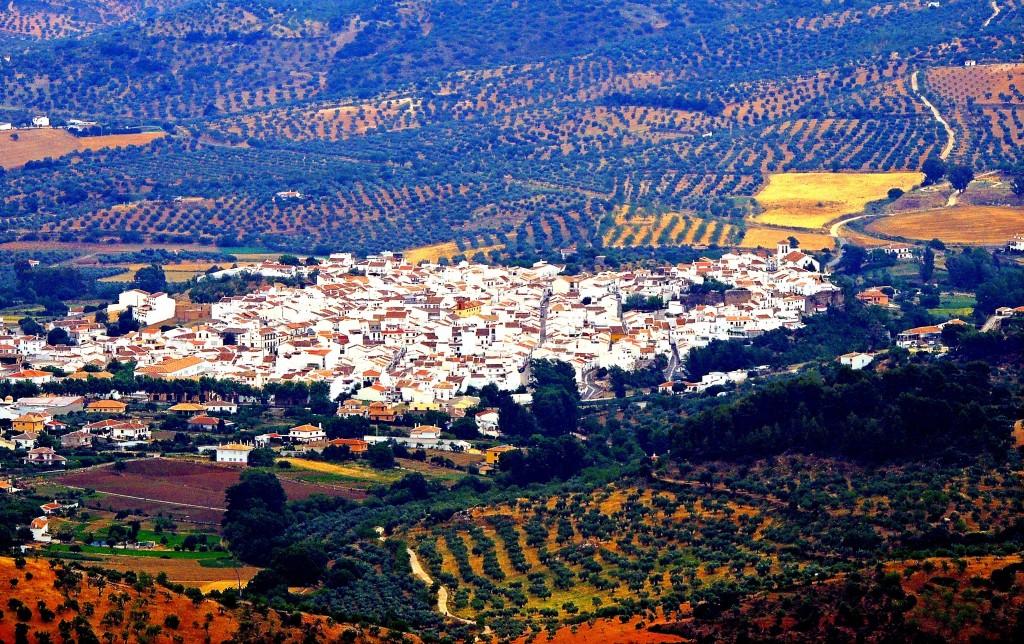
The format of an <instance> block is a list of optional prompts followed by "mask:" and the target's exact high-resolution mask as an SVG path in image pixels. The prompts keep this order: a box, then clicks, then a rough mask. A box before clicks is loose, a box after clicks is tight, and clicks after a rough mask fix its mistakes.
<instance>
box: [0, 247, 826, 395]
mask: <svg viewBox="0 0 1024 644" xmlns="http://www.w3.org/2000/svg"><path fill="white" fill-rule="evenodd" d="M289 268H291V267H289ZM302 268H303V270H306V269H307V267H302ZM314 268H316V269H317V277H316V284H315V285H311V286H307V287H305V288H294V287H286V286H283V285H280V284H275V285H268V286H263V287H261V288H260V289H259V290H257V291H255V292H253V293H250V294H248V295H244V296H237V297H229V298H224V299H222V300H221V301H220V302H216V303H214V304H213V305H212V307H211V316H212V319H211V320H210V321H209V322H206V323H203V324H199V325H196V326H193V327H190V328H184V327H175V328H171V329H168V330H159V329H155V328H153V327H151V326H150V327H149V328H143V329H142V330H140V331H138V332H133V333H129V334H127V335H123V336H120V337H108V336H107V335H106V329H105V327H103V326H102V325H97V324H94V323H91V322H90V321H89V320H87V319H83V318H79V319H71V320H66V321H57V322H56V323H54V325H56V326H59V327H61V328H64V329H65V330H67V331H68V333H69V335H70V336H71V338H72V339H73V340H74V341H75V344H74V345H72V346H48V345H47V344H46V342H45V339H43V338H36V337H26V336H21V335H6V336H2V335H0V363H2V362H4V361H3V360H2V358H3V357H5V356H6V357H8V360H7V362H9V363H10V364H11V366H10V367H7V368H6V372H0V378H7V379H8V380H26V381H32V382H37V383H40V384H42V383H45V382H47V381H49V380H50V379H52V378H53V374H52V373H51V372H49V371H45V370H40V369H41V368H42V367H45V366H52V367H58V368H60V369H61V370H63V371H65V372H80V371H81V370H82V369H84V368H86V367H87V366H88V365H90V364H92V365H105V364H107V363H108V362H109V361H110V360H111V359H117V360H121V361H126V360H131V361H134V362H135V363H136V364H137V370H136V373H139V374H145V375H149V376H152V377H157V378H195V377H200V376H209V377H214V378H224V379H229V380H234V381H238V382H242V383H245V384H248V385H252V386H256V387H261V386H263V385H266V384H267V383H270V382H278V383H286V382H306V383H311V382H324V383H327V385H328V387H329V389H330V396H331V398H332V399H337V400H345V399H348V400H349V401H350V402H351V403H352V404H355V405H357V406H360V407H361V406H366V407H368V406H369V405H371V404H374V403H376V404H378V406H379V405H384V406H389V405H395V404H404V405H407V406H408V408H409V409H412V410H427V409H437V410H442V411H451V410H452V407H453V401H455V400H457V399H458V397H459V395H460V393H462V392H464V391H465V390H466V389H467V388H468V387H482V386H484V385H487V384H492V383H493V384H495V385H497V386H498V387H499V388H501V389H504V390H517V389H519V388H520V387H523V386H524V385H527V384H528V381H529V370H528V365H529V362H530V360H531V359H535V358H551V359H559V360H563V361H566V362H568V363H569V364H571V365H572V366H573V368H574V369H575V371H576V377H577V381H578V382H579V383H581V386H582V383H583V382H584V377H585V376H586V374H587V373H588V372H589V371H591V370H594V369H597V368H599V367H605V368H608V367H612V366H618V367H621V368H622V369H625V370H627V371H629V370H633V369H636V368H638V367H640V366H643V365H645V364H647V363H649V362H650V361H652V360H653V358H654V357H655V355H657V354H663V355H667V356H679V355H684V354H685V352H686V351H687V350H688V349H689V348H690V347H695V346H702V345H705V344H707V343H709V342H711V341H712V340H715V339H723V340H724V339H732V338H748V337H752V336H755V335H758V334H760V333H764V332H766V331H770V330H772V329H776V328H779V327H791V328H792V327H796V326H799V325H800V324H801V322H800V320H801V318H802V316H804V315H808V314H814V313H816V312H819V311H822V310H824V309H825V307H826V306H827V305H828V304H830V303H832V302H833V301H835V300H836V299H837V298H838V297H839V291H838V289H836V287H835V286H833V285H832V284H831V283H829V282H828V281H827V280H826V279H825V278H824V276H823V275H822V274H821V273H820V272H818V268H819V267H818V265H817V262H816V261H815V260H814V259H813V258H812V257H810V256H808V255H805V254H804V253H801V252H800V251H798V250H795V249H792V248H790V247H789V244H788V243H787V242H781V243H780V244H779V246H778V248H777V249H776V252H775V253H770V252H759V253H743V254H733V253H729V254H726V255H724V256H722V257H721V258H720V259H715V260H711V259H702V260H700V261H697V262H694V263H691V264H681V265H677V266H666V267H663V268H658V269H654V270H635V271H624V272H612V271H604V272H599V273H597V274H593V275H578V276H567V275H562V274H561V272H562V267H560V266H558V265H553V264H548V263H544V262H540V263H538V264H536V265H534V266H532V267H529V268H518V267H498V266H486V265H480V264H471V263H461V264H459V265H457V266H441V265H435V264H421V265H419V266H414V265H412V264H409V263H408V262H405V261H403V259H402V257H401V256H400V255H398V254H392V253H383V254H381V255H379V256H373V257H370V258H367V259H357V258H354V257H353V256H351V255H349V254H336V255H332V256H331V257H330V258H329V259H328V260H326V261H324V262H322V263H321V264H320V265H319V266H316V267H314ZM709 281H713V282H714V283H724V284H727V285H728V286H729V290H727V291H725V292H724V293H722V295H721V296H720V297H718V298H717V299H716V298H707V297H703V296H702V297H701V298H697V297H695V296H693V295H692V294H691V291H693V290H694V289H695V288H696V287H699V285H701V284H704V283H705V282H709ZM631 296H639V297H642V298H660V299H661V300H662V301H663V302H665V307H664V308H662V309H660V310H657V311H653V312H650V311H648V312H643V311H628V310H624V308H628V307H626V306H624V304H628V302H630V301H631ZM695 302H700V303H695ZM708 302H712V303H708ZM691 303H692V304H691ZM118 306H122V307H125V308H127V307H129V306H130V307H132V311H133V314H134V315H136V316H139V319H140V322H143V323H145V324H152V323H153V322H154V321H155V320H158V319H159V318H165V316H171V317H173V314H174V313H173V311H174V308H173V307H174V300H173V299H171V298H169V297H167V296H166V294H161V293H157V294H149V293H144V292H141V291H138V290H131V291H126V292H125V293H123V294H122V295H121V298H120V301H119V304H118ZM115 310H116V309H115ZM165 319H166V318H165ZM23 362H28V363H30V364H31V365H32V366H33V369H24V368H21V367H20V366H18V365H20V364H21V363H23ZM76 376H77V377H84V376H82V374H81V373H76ZM352 411H359V410H358V409H356V408H355V407H353V408H352Z"/></svg>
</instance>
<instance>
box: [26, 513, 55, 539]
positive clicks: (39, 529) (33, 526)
mask: <svg viewBox="0 0 1024 644" xmlns="http://www.w3.org/2000/svg"><path fill="white" fill-rule="evenodd" d="M28 529H29V530H30V531H31V532H32V541H36V542H39V543H50V541H51V538H50V520H49V519H47V518H46V517H37V518H35V519H32V523H30V524H28Z"/></svg>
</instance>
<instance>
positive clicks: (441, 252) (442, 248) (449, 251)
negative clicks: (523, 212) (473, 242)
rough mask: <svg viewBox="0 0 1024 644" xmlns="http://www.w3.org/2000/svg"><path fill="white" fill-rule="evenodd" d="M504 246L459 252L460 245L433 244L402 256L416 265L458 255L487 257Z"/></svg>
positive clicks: (453, 243)
mask: <svg viewBox="0 0 1024 644" xmlns="http://www.w3.org/2000/svg"><path fill="white" fill-rule="evenodd" d="M504 247H505V245H504V244H494V245H493V246H481V247H480V248H467V249H466V250H459V247H458V245H457V244H456V243H455V242H444V243H442V244H433V245H431V246H421V247H420V248H412V249H410V250H407V251H405V252H404V253H403V254H402V256H403V257H404V258H405V261H407V262H409V263H410V264H413V265H416V264H419V263H420V262H422V261H424V260H426V261H428V262H431V263H433V262H437V260H439V259H441V258H442V257H445V258H447V259H449V260H450V259H451V258H452V257H455V256H456V255H465V256H466V257H472V256H473V255H476V254H477V253H484V254H485V255H486V254H487V253H489V252H491V251H492V250H501V249H502V248H504Z"/></svg>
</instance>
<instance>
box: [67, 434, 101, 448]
mask: <svg viewBox="0 0 1024 644" xmlns="http://www.w3.org/2000/svg"><path fill="white" fill-rule="evenodd" d="M93 438H94V437H93V435H92V434H90V433H89V432H87V431H83V430H79V431H77V432H71V433H69V434H64V435H63V436H61V437H60V446H61V447H65V448H76V447H92V439H93Z"/></svg>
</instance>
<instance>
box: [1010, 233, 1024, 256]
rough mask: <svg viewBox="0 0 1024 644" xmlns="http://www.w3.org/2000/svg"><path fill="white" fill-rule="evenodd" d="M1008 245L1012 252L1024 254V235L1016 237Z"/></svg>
mask: <svg viewBox="0 0 1024 644" xmlns="http://www.w3.org/2000/svg"><path fill="white" fill-rule="evenodd" d="M1006 245H1007V247H1008V248H1009V249H1010V250H1012V251H1017V252H1021V253H1024V235H1014V236H1013V239H1011V240H1010V241H1008V242H1007V243H1006Z"/></svg>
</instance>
